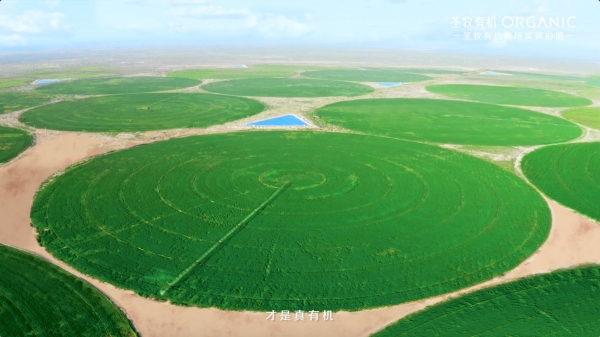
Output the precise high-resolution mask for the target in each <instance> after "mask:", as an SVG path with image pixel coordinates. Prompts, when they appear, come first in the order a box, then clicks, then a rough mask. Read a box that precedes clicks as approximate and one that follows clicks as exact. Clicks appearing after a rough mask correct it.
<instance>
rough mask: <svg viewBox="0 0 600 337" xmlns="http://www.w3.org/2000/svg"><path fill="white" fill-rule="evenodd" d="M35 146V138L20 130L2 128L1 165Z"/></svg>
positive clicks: (0, 130) (0, 134) (0, 128)
mask: <svg viewBox="0 0 600 337" xmlns="http://www.w3.org/2000/svg"><path fill="white" fill-rule="evenodd" d="M31 144H33V137H32V136H31V135H30V134H29V133H27V132H25V131H23V130H20V129H15V128H9V127H6V126H0V163H5V162H7V161H9V160H11V159H13V158H14V157H16V156H18V155H19V153H21V152H23V151H25V150H26V149H27V148H28V147H30V146H31Z"/></svg>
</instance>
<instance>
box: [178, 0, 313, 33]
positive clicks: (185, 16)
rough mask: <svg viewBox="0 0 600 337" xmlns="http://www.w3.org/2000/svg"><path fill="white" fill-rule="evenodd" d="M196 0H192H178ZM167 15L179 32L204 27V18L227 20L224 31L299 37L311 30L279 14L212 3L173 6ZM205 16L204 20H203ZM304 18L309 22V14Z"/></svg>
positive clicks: (305, 24) (307, 26)
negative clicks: (171, 18)
mask: <svg viewBox="0 0 600 337" xmlns="http://www.w3.org/2000/svg"><path fill="white" fill-rule="evenodd" d="M177 1H195V0H177ZM169 14H170V15H171V16H172V17H173V18H174V20H173V21H170V22H169V24H168V27H169V28H171V29H176V30H179V31H182V32H191V31H198V30H203V29H205V28H206V26H205V25H203V23H205V24H206V20H207V19H211V20H213V19H214V20H217V19H219V20H228V22H227V24H226V25H227V28H226V30H227V31H230V32H231V31H234V30H243V31H248V30H253V31H255V32H258V33H260V34H262V35H264V36H267V37H275V36H298V35H302V34H304V33H306V32H308V31H310V30H311V26H310V25H308V24H307V23H303V22H300V21H297V20H295V19H293V18H290V17H287V16H285V15H282V14H273V13H268V14H262V13H257V12H253V11H250V10H248V9H245V8H226V7H220V6H213V5H200V6H185V7H179V8H172V9H171V10H170V11H169ZM203 19H204V20H203ZM305 19H306V20H307V21H311V19H312V16H311V15H306V16H305Z"/></svg>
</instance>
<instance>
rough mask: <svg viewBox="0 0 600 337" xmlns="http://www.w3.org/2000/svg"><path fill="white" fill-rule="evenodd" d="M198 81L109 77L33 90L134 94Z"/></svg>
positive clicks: (65, 92)
mask: <svg viewBox="0 0 600 337" xmlns="http://www.w3.org/2000/svg"><path fill="white" fill-rule="evenodd" d="M200 83H202V82H200V81H198V80H195V79H190V78H175V77H151V76H143V77H109V78H89V79H83V80H75V81H65V82H58V83H52V84H48V85H43V86H40V87H38V88H36V89H35V90H36V91H38V92H43V93H48V94H66V95H109V94H135V93H142V92H156V91H165V90H175V89H183V88H187V87H193V86H195V85H199V84H200Z"/></svg>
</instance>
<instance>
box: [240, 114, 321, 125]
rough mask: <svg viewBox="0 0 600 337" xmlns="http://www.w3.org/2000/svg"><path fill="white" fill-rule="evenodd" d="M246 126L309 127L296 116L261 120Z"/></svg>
mask: <svg viewBox="0 0 600 337" xmlns="http://www.w3.org/2000/svg"><path fill="white" fill-rule="evenodd" d="M246 126H309V124H308V123H306V122H305V121H303V120H301V119H300V118H298V117H296V115H285V116H279V117H275V118H269V119H263V120H262V121H258V122H254V123H250V124H246Z"/></svg>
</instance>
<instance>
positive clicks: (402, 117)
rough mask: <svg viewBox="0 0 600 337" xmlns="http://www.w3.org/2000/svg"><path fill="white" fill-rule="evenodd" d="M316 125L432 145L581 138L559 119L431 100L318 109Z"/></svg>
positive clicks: (354, 103) (384, 101)
mask: <svg viewBox="0 0 600 337" xmlns="http://www.w3.org/2000/svg"><path fill="white" fill-rule="evenodd" d="M315 115H316V116H317V117H319V118H320V119H321V120H322V121H324V122H326V123H329V124H333V125H339V126H342V127H344V128H347V129H350V130H355V131H359V132H363V133H368V134H377V135H384V136H389V137H394V138H402V139H408V140H418V141H425V142H435V143H450V144H469V145H504V146H513V145H535V144H547V143H557V142H564V141H568V140H572V139H575V138H577V137H579V136H580V135H581V134H582V130H581V128H579V127H578V126H577V125H575V124H573V123H571V122H568V121H565V120H563V119H561V118H558V117H554V116H550V115H546V114H542V113H538V112H534V111H529V110H524V109H518V108H512V107H503V106H497V105H490V104H482V103H472V102H461V101H448V100H433V99H420V98H415V99H402V98H399V99H365V100H354V101H347V102H340V103H334V104H331V105H327V106H325V107H323V108H320V109H318V110H317V111H316V112H315Z"/></svg>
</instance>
